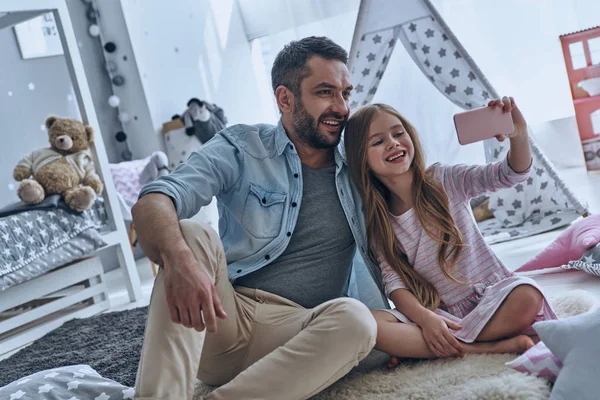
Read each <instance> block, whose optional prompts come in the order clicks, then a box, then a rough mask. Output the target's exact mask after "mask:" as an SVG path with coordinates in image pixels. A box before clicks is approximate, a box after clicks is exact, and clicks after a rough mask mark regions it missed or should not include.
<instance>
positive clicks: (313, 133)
mask: <svg viewBox="0 0 600 400" xmlns="http://www.w3.org/2000/svg"><path fill="white" fill-rule="evenodd" d="M325 118H334V119H336V120H338V121H340V125H339V132H338V134H337V137H334V138H333V139H332V138H331V137H329V136H326V135H324V134H323V133H321V131H320V130H319V122H320V121H323V120H324V119H325ZM346 121H347V117H343V116H342V115H341V114H338V113H327V114H323V115H321V117H320V118H319V120H318V121H315V119H314V118H313V116H312V115H310V114H309V113H308V111H306V108H304V106H303V105H302V104H300V102H298V103H296V104H295V105H294V113H293V114H292V127H293V128H294V132H295V133H296V136H297V137H298V139H300V140H301V141H302V143H304V144H306V145H308V146H310V147H312V148H314V149H329V148H331V147H335V146H337V145H338V144H339V143H340V140H341V138H342V131H343V130H344V126H346Z"/></svg>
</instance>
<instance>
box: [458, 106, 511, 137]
mask: <svg viewBox="0 0 600 400" xmlns="http://www.w3.org/2000/svg"><path fill="white" fill-rule="evenodd" d="M454 127H455V128H456V133H457V134H458V142H459V143H460V144H462V145H465V144H469V143H475V142H479V141H481V140H486V139H491V138H493V137H494V136H496V135H500V134H510V133H513V131H514V130H515V126H514V125H513V120H512V116H511V115H510V113H509V112H504V111H502V108H501V107H497V106H487V107H482V108H477V109H475V110H469V111H465V112H462V113H458V114H456V115H455V116H454Z"/></svg>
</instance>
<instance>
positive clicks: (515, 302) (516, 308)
mask: <svg viewBox="0 0 600 400" xmlns="http://www.w3.org/2000/svg"><path fill="white" fill-rule="evenodd" d="M543 301H544V296H542V293H540V291H539V290H537V289H536V288H534V287H533V286H531V285H520V286H517V287H516V288H514V289H513V290H512V292H510V294H509V295H508V296H507V297H506V299H504V301H503V302H502V305H501V306H500V308H498V310H497V311H496V313H495V314H494V315H493V316H492V318H491V319H490V320H489V322H488V323H487V324H486V325H485V327H484V328H483V329H482V330H481V333H480V334H479V336H477V341H490V340H498V339H503V338H507V337H511V336H515V335H518V334H520V333H522V332H526V331H527V330H528V329H529V328H530V327H531V324H532V323H533V322H534V320H535V317H536V316H537V314H538V312H539V311H540V309H541V308H542V304H543Z"/></svg>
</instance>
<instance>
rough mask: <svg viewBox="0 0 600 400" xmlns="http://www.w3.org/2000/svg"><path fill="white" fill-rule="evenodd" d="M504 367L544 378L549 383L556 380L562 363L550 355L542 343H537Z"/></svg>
mask: <svg viewBox="0 0 600 400" xmlns="http://www.w3.org/2000/svg"><path fill="white" fill-rule="evenodd" d="M505 365H506V366H507V367H509V368H512V369H515V370H517V371H519V372H524V373H526V374H531V375H534V376H537V377H540V378H546V379H548V380H549V381H551V382H554V381H555V380H556V377H557V376H558V373H559V372H560V369H561V368H562V362H561V361H560V360H559V359H558V358H556V356H555V355H554V354H552V352H551V351H550V349H548V347H546V345H545V344H544V343H543V342H539V343H538V344H536V345H535V346H533V347H532V348H530V349H529V350H527V351H526V352H525V353H523V354H521V355H520V356H519V357H517V358H515V359H514V360H512V361H509V362H507V363H506V364H505Z"/></svg>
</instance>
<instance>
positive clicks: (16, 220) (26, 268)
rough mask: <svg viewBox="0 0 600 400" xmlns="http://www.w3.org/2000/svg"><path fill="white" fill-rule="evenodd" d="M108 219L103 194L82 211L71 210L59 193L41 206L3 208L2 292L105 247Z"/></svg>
mask: <svg viewBox="0 0 600 400" xmlns="http://www.w3.org/2000/svg"><path fill="white" fill-rule="evenodd" d="M107 221H108V216H107V214H106V208H105V206H104V199H103V198H101V197H98V199H97V200H96V202H95V203H94V206H93V207H92V208H91V209H89V210H86V211H84V212H82V213H75V212H72V211H70V210H69V209H68V207H66V205H65V204H64V202H62V201H59V196H58V195H53V196H50V197H48V198H46V199H45V200H44V202H43V203H42V204H40V205H38V206H34V207H24V206H22V205H13V206H9V207H6V208H4V209H3V210H0V239H1V240H2V249H1V250H0V253H1V254H0V291H3V290H6V289H8V288H9V287H11V286H14V285H17V284H19V283H22V282H25V281H28V280H30V279H33V278H36V277H37V276H40V275H42V274H44V273H46V272H48V271H50V270H52V269H55V268H57V267H59V266H61V265H63V264H67V263H69V262H72V261H74V260H77V259H79V258H82V257H84V256H85V255H87V254H89V253H91V252H93V251H95V250H96V249H98V248H100V247H102V246H105V245H106V242H105V241H104V240H103V239H102V236H101V232H103V231H105V230H106V229H105V227H106V222H107Z"/></svg>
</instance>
